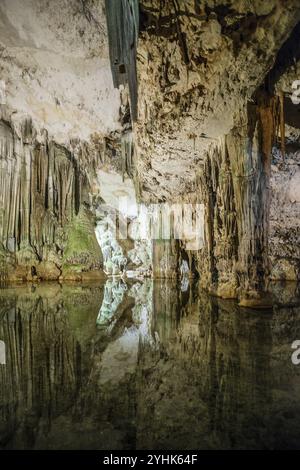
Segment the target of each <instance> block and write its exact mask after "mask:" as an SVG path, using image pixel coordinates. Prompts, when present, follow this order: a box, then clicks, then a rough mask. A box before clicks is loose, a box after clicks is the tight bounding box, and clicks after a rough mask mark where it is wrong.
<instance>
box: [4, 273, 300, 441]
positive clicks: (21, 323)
mask: <svg viewBox="0 0 300 470" xmlns="http://www.w3.org/2000/svg"><path fill="white" fill-rule="evenodd" d="M273 294H274V299H275V300H274V308H273V309H272V310H251V309H243V308H241V307H239V306H238V305H237V303H236V302H235V301H225V300H220V299H217V298H214V297H211V296H209V295H207V294H206V293H204V292H202V291H201V290H199V289H198V286H197V283H195V282H193V283H192V284H191V281H189V280H188V279H186V280H184V281H182V282H181V283H179V284H178V283H176V282H170V281H155V282H153V281H151V280H150V279H148V280H144V281H131V282H130V283H129V284H125V283H124V282H123V281H122V280H120V279H115V280H113V279H109V280H108V281H107V282H106V283H105V282H103V283H102V284H99V283H93V284H78V283H73V284H71V283H65V284H57V283H48V284H43V283H40V284H37V285H33V284H26V285H24V284H23V285H17V286H16V285H15V286H6V287H2V288H1V289H0V363H1V365H0V449H114V450H115V449H299V448H300V364H299V365H297V362H298V356H297V351H296V350H293V349H292V343H293V342H294V341H295V340H298V339H300V295H299V286H298V285H297V284H294V283H290V284H285V285H281V284H278V283H277V284H274V286H273ZM293 352H294V356H292V354H293ZM299 356H300V355H299ZM299 362H300V361H299Z"/></svg>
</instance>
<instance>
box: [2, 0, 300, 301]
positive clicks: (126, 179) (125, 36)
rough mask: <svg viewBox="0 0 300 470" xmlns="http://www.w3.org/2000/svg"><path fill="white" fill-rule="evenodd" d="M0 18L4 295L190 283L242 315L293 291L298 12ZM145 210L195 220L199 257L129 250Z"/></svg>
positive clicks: (101, 4) (203, 7)
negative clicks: (182, 212) (130, 278)
mask: <svg viewBox="0 0 300 470" xmlns="http://www.w3.org/2000/svg"><path fill="white" fill-rule="evenodd" d="M0 10H1V21H0V98H1V104H0V112H1V113H0V118H1V119H0V137H1V142H0V184H1V187H0V200H1V207H0V257H1V264H0V278H1V280H27V281H35V280H38V279H48V280H50V279H72V280H84V279H91V278H98V279H99V278H101V277H104V276H106V275H111V274H120V273H121V272H129V271H130V272H131V271H133V272H135V275H137V274H136V272H137V271H138V273H139V275H143V276H149V275H152V276H153V277H158V278H163V277H170V278H178V277H180V276H181V277H182V275H183V273H185V275H187V276H188V277H193V276H197V277H199V278H200V284H201V286H202V287H204V288H205V289H207V290H208V291H209V292H211V293H213V294H215V295H217V296H219V297H223V298H238V299H239V302H240V304H241V305H242V306H247V307H249V306H253V305H255V306H260V307H268V306H269V305H270V304H271V299H270V297H269V294H268V285H269V282H270V280H275V281H276V280H294V281H298V280H299V278H300V252H299V237H300V227H299V220H300V218H299V215H300V196H299V181H300V176H299V162H300V160H299V158H300V140H299V139H300V137H299V136H300V119H299V106H300V105H299V102H295V100H293V101H292V99H291V98H292V97H293V90H294V88H293V87H294V84H295V81H297V80H299V79H300V75H299V74H300V65H299V63H300V62H299V58H300V46H299V44H300V41H299V38H300V26H299V22H300V6H299V1H298V0H286V1H285V2H281V1H279V0H269V1H268V2H264V1H261V0H253V1H252V2H249V1H243V0H242V1H239V0H215V1H211V0H203V1H200V0H199V1H198V0H197V1H194V0H187V1H185V2H181V1H178V0H174V1H173V0H172V1H171V0H159V1H158V0H140V1H139V2H138V1H136V0H122V1H121V0H120V2H116V1H104V0H85V1H83V0H82V1H79V0H71V1H70V2H67V3H66V2H64V1H63V0H54V1H52V2H50V3H49V2H46V1H45V2H44V1H42V2H38V3H37V2H35V1H33V0H25V1H21V0H13V1H4V2H2V3H1V5H0ZM125 196H126V197H127V198H129V199H130V201H131V203H132V205H131V207H130V208H127V209H120V207H119V206H118V204H117V201H118V199H120V198H122V197H125ZM151 203H154V204H158V203H160V204H161V203H170V204H182V203H185V204H191V207H192V208H193V211H196V207H198V206H197V205H202V206H203V208H204V226H203V233H204V235H203V244H202V245H201V246H198V247H195V246H194V245H193V243H192V241H193V240H192V239H191V238H190V237H189V236H188V235H186V234H185V235H184V236H183V237H182V238H181V239H180V240H177V239H175V237H174V234H173V238H171V239H169V240H167V239H163V237H160V238H158V239H156V240H151V239H150V235H149V233H148V234H146V236H144V238H143V237H142V239H141V237H139V234H140V232H141V229H142V227H141V225H142V224H140V223H139V222H138V221H137V220H138V218H137V214H138V213H139V204H145V205H149V204H151ZM102 204H105V205H108V206H109V210H108V213H106V214H105V215H104V213H103V210H102ZM133 206H134V207H135V209H134V210H133V209H132V207H133ZM114 211H117V212H118V216H119V218H120V219H121V220H122V224H123V225H124V226H126V227H128V228H129V233H130V235H129V237H128V238H127V239H126V240H124V239H118V237H117V236H116V237H115V236H113V235H111V234H112V232H113V229H114V227H115V226H116V225H118V224H115V225H114V222H112V218H113V216H112V213H113V212H114ZM194 215H195V214H194ZM161 223H162V222H161V221H160V220H157V221H156V224H157V225H158V226H160V224H161ZM158 229H159V231H160V227H158ZM197 236H198V237H200V234H196V237H197ZM201 237H202V233H201ZM121 238H122V237H121ZM124 274H125V273H124Z"/></svg>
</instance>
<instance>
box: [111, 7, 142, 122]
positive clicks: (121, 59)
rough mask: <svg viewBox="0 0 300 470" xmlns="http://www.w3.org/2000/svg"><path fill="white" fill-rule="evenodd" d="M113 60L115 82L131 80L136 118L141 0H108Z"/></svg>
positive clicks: (124, 82) (115, 83) (133, 115)
mask: <svg viewBox="0 0 300 470" xmlns="http://www.w3.org/2000/svg"><path fill="white" fill-rule="evenodd" d="M105 7H106V19H107V29H108V42H109V54H110V64H111V71H112V76H113V82H114V86H115V87H116V88H118V87H119V86H120V85H122V84H126V83H128V85H129V94H130V103H131V117H132V120H133V121H135V120H136V119H137V76H136V48H137V39H138V31H139V2H138V0H106V2H105Z"/></svg>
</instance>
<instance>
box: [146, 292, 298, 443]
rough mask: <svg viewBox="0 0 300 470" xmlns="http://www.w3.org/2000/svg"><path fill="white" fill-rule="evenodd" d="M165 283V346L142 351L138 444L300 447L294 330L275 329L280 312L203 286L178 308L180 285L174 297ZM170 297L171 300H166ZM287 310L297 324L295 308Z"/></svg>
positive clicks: (159, 317)
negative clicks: (215, 294)
mask: <svg viewBox="0 0 300 470" xmlns="http://www.w3.org/2000/svg"><path fill="white" fill-rule="evenodd" d="M165 289H166V287H163V288H162V289H161V287H157V291H156V294H155V295H154V297H157V300H158V302H157V305H158V304H160V308H159V310H157V309H156V312H159V314H156V315H155V314H154V317H153V321H154V324H153V326H152V327H153V328H154V330H157V331H159V332H160V335H159V336H160V349H159V352H156V353H155V352H154V351H152V353H151V354H150V353H149V352H148V351H145V353H144V354H142V355H141V358H140V368H139V376H138V377H139V378H138V380H139V381H140V384H139V389H140V390H142V392H141V394H140V395H139V396H138V405H137V406H138V411H137V415H138V424H137V430H138V434H137V442H138V447H144V448H160V449H166V448H173V449H176V448H190V449H192V448H232V447H233V448H264V447H266V448H273V447H275V448H276V447H281V446H283V447H287V448H288V447H298V448H299V446H300V441H299V438H298V436H299V434H298V424H297V418H296V417H295V416H294V413H293V407H295V409H298V407H299V395H298V399H297V398H296V397H297V392H299V385H300V381H299V379H300V375H299V373H300V371H298V370H297V369H295V368H293V366H292V365H291V361H290V344H291V342H292V341H293V338H294V333H293V332H292V331H288V330H287V329H286V331H284V333H283V335H282V338H281V339H279V338H278V334H277V333H276V329H277V328H278V327H277V328H276V323H277V321H278V320H277V319H279V318H280V317H281V315H282V312H280V311H278V310H277V309H276V310H275V313H274V316H272V314H271V313H270V312H269V313H266V312H264V313H262V312H256V311H245V310H243V309H241V308H239V307H237V305H236V304H235V303H234V302H230V301H218V300H216V299H212V298H211V297H208V296H207V295H206V294H205V293H203V292H201V294H200V296H199V298H198V299H197V300H196V301H195V300H193V299H192V298H190V299H189V300H188V301H187V303H186V304H185V305H186V306H185V307H184V308H182V306H181V307H180V308H178V304H177V307H176V300H175V299H176V296H175V295H174V294H175V291H174V288H173V289H171V292H172V295H171V297H170V296H165V295H163V294H162V292H166V290H165ZM166 297H167V298H168V299H170V298H171V299H172V301H170V300H168V302H169V308H166V303H162V302H161V298H166ZM181 302H182V301H180V304H181V305H182V303H181ZM174 304H175V305H174ZM172 311H173V312H174V313H172ZM175 312H177V313H175ZM178 312H181V313H180V315H179V317H178ZM286 314H287V318H289V319H290V322H291V325H293V327H294V328H295V326H296V325H297V320H296V319H295V317H294V315H293V313H292V312H291V311H290V310H287V311H286ZM180 317H181V318H180ZM287 318H286V319H285V321H286V323H287V324H288V323H289V322H288V320H287ZM172 323H173V327H171V328H170V326H171V324H172ZM176 325H177V326H176ZM167 326H169V328H170V329H169V330H168V327H167ZM278 350H279V351H282V350H284V351H285V354H284V355H283V354H281V355H278V352H277V351H278ZM290 399H291V400H292V402H291V403H292V404H291V405H290V404H289V400H290ZM279 401H280V405H279ZM280 409H283V410H285V411H284V413H285V414H281V413H280ZM277 420H279V421H280V422H281V427H280V428H278V427H277V426H276V422H277ZM162 423H164V425H163V426H162ZM289 442H290V444H289Z"/></svg>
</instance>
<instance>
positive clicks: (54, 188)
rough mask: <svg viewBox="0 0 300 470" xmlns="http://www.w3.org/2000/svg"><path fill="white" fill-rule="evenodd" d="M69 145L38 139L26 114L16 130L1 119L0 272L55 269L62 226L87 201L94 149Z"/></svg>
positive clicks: (22, 275) (53, 274)
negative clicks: (0, 265) (87, 174)
mask: <svg viewBox="0 0 300 470" xmlns="http://www.w3.org/2000/svg"><path fill="white" fill-rule="evenodd" d="M74 145H75V144H74ZM74 145H73V148H74V152H75V153H73V154H72V153H71V152H70V151H69V150H68V149H66V148H65V147H62V146H59V145H57V144H56V143H55V142H53V141H50V140H48V136H47V134H46V133H44V134H43V136H42V140H41V141H39V142H38V141H37V140H36V132H35V130H34V128H33V125H32V121H31V120H30V119H25V120H24V121H23V122H22V124H21V126H20V130H17V129H16V128H15V127H13V126H12V125H10V123H8V122H4V121H0V187H1V192H0V203H1V204H0V207H1V209H0V243H1V253H2V255H1V258H2V261H3V270H2V273H3V274H1V278H2V277H6V278H7V277H11V278H13V279H14V278H16V279H27V278H28V276H29V277H32V276H31V271H30V270H31V267H32V266H35V267H37V266H39V268H38V274H39V275H41V276H46V277H47V278H51V279H52V278H58V276H59V275H60V269H59V268H58V266H60V265H61V262H62V259H61V258H62V253H63V250H64V248H65V243H66V238H67V233H66V230H67V226H68V223H69V222H71V221H72V219H73V218H74V217H75V216H76V215H77V214H78V213H79V209H80V207H81V206H82V203H83V202H86V203H87V204H88V203H89V200H88V191H89V188H90V184H91V179H90V178H88V177H86V176H85V174H86V173H87V172H89V173H92V172H93V168H95V167H96V165H95V164H94V163H93V159H94V158H95V155H94V154H93V153H92V152H90V153H89V151H88V150H87V149H86V148H83V147H82V146H81V145H80V143H79V144H78V143H77V144H76V145H77V147H76V145H75V147H74ZM41 262H42V264H41ZM39 269H40V271H39ZM47 271H48V272H47Z"/></svg>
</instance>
